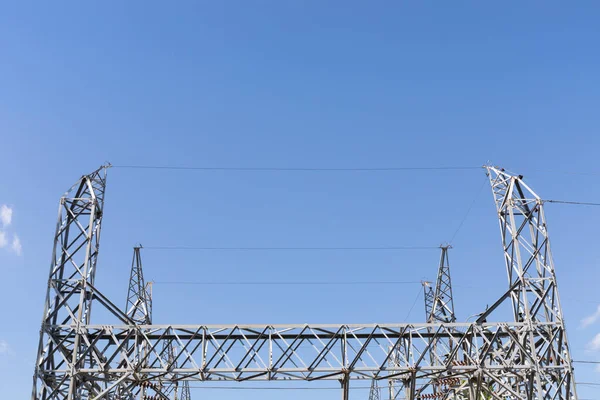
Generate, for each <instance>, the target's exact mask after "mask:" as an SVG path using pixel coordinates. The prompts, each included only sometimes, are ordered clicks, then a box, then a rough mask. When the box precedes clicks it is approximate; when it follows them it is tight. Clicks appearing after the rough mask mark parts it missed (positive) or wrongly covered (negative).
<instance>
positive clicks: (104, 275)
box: [0, 1, 600, 400]
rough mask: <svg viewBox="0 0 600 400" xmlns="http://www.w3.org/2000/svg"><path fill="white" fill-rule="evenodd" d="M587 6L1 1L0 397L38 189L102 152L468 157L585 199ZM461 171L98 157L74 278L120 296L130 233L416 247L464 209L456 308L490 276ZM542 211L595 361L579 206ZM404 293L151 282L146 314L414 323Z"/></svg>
mask: <svg viewBox="0 0 600 400" xmlns="http://www.w3.org/2000/svg"><path fill="white" fill-rule="evenodd" d="M411 3H412V4H411ZM599 20H600V5H599V4H598V3H597V2H593V1H578V2H571V3H569V4H567V3H565V2H554V1H549V2H529V4H528V5H524V4H523V3H522V2H495V3H494V4H492V3H491V2H456V1H453V2H437V3H435V4H434V3H433V2H397V1H380V2H355V1H328V2H323V1H254V2H249V1H213V2H207V1H205V2H200V1H194V2H185V1H180V2H172V3H170V4H167V3H166V2H164V3H162V4H160V3H155V2H148V1H143V2H142V1H138V2H134V1H129V2H111V1H102V2H95V4H89V3H86V4H81V3H78V2H70V3H67V2H62V3H56V2H52V3H51V2H37V3H36V2H28V1H19V2H10V3H9V2H4V4H2V5H1V6H0V52H1V53H0V54H1V57H2V61H1V62H0V205H6V208H5V209H4V212H3V213H2V215H3V216H4V219H0V221H1V226H0V232H2V235H3V240H0V245H1V246H0V247H2V248H0V271H1V273H2V275H1V276H2V283H3V284H2V287H3V289H2V290H0V316H1V319H0V397H2V398H3V399H4V398H6V399H9V398H10V399H17V398H27V396H29V395H30V391H31V375H32V372H33V367H34V359H35V352H36V348H37V340H38V332H39V326H40V321H41V315H42V306H43V299H44V296H45V287H46V284H47V278H48V266H49V261H50V256H51V249H52V235H53V232H54V228H55V218H56V209H57V204H58V199H59V197H60V196H61V195H62V193H63V192H64V190H66V189H67V188H68V187H69V186H70V185H71V184H72V183H73V182H74V181H75V180H76V179H77V178H78V177H79V176H80V175H82V174H84V173H87V172H90V171H92V170H93V169H95V168H97V167H98V166H99V165H100V164H102V163H104V162H106V161H110V162H111V163H113V164H115V165H129V164H149V165H173V166H225V167H273V166H275V167H331V168H335V167H403V166H409V167H428V166H479V165H482V164H484V163H486V162H487V161H491V162H493V163H495V164H498V165H501V166H505V167H506V168H509V169H511V170H514V171H517V172H519V173H522V174H524V175H525V176H526V179H527V181H528V183H529V184H530V185H531V187H533V188H534V190H536V191H537V192H538V193H539V194H540V195H541V196H542V197H544V198H548V199H562V200H576V201H596V202H600V188H599V187H598V181H599V179H600V166H598V165H597V164H598V148H599V145H600V139H599V137H598V132H599V126H600V113H599V112H598V109H599V108H598V105H599V101H600V75H599V74H598V71H600V52H599V51H598V43H600V30H599V25H598V21H599ZM566 172H576V173H578V174H568V173H566ZM583 173H592V174H589V175H584V174H583ZM484 181H485V175H484V172H483V171H482V170H461V171H409V172H398V171H396V172H223V171H221V172H214V171H213V172H201V171H184V172H181V171H180V172H176V171H153V170H130V169H118V168H114V169H111V170H110V171H109V180H108V189H107V200H106V214H105V219H104V226H103V232H102V247H101V255H100V258H99V264H98V273H97V283H98V286H99V287H100V288H101V289H102V290H103V292H105V293H106V294H107V295H109V296H110V297H111V298H112V299H114V301H115V302H117V303H119V304H123V305H124V303H125V296H126V290H127V278H128V272H129V267H130V262H131V254H132V250H131V248H132V246H133V245H134V244H136V243H142V244H143V245H146V246H161V245H162V246H242V247H245V246H268V247H273V246H284V247H286V246H308V247H313V246H317V247H318V246H334V247H335V246H339V247H348V246H358V247H373V246H437V245H439V244H440V243H442V242H445V241H449V240H450V238H451V237H452V236H453V234H454V232H455V231H456V229H457V227H458V226H459V225H460V223H461V221H462V220H463V217H464V215H465V213H466V211H467V209H468V208H469V205H470V204H471V202H473V200H474V199H475V202H474V205H473V207H472V210H471V212H470V213H469V215H468V218H467V219H466V220H465V222H464V224H463V226H462V228H461V229H460V231H459V232H458V234H457V235H456V238H455V240H454V243H453V244H454V249H453V250H452V251H451V254H450V260H451V265H452V274H453V279H454V284H455V297H456V310H457V315H458V317H459V319H460V320H464V319H466V318H467V317H468V316H469V315H471V314H474V313H476V312H479V311H481V310H482V309H483V308H484V307H485V305H486V304H491V303H492V302H493V301H494V300H495V299H496V298H497V297H498V296H499V295H500V294H501V293H502V292H503V291H504V290H505V289H506V273H505V269H504V264H503V258H502V252H501V242H500V235H499V231H498V226H497V221H496V217H495V210H494V206H493V203H492V197H491V194H490V190H489V187H488V186H487V185H486V186H484V187H483V188H482V185H483V184H484ZM8 210H12V214H11V215H9V214H10V212H9V211H8ZM547 217H548V224H549V230H550V235H551V238H552V241H553V250H554V255H555V261H556V270H557V275H558V283H559V287H560V292H561V295H562V298H563V303H564V304H563V306H564V312H565V316H566V321H567V325H568V330H569V336H570V341H571V347H572V350H573V356H574V358H575V359H579V360H581V359H587V360H600V353H597V352H596V351H593V350H592V349H591V348H590V342H591V341H592V340H593V338H594V336H595V335H596V334H597V333H598V332H600V324H599V323H591V324H589V326H587V327H586V328H583V327H582V326H581V321H582V319H584V318H585V317H587V316H589V315H592V314H594V312H595V310H596V307H597V306H598V304H600V295H599V294H598V293H597V291H598V284H597V282H598V278H599V276H600V272H599V270H598V264H599V261H600V257H599V256H598V253H597V248H598V229H597V227H598V226H600V208H598V207H587V208H586V207H576V206H560V205H550V204H549V205H547ZM15 235H16V237H18V238H19V240H20V245H21V247H22V248H21V249H20V251H19V246H18V245H15V243H14V238H15ZM0 239H2V238H0ZM143 257H144V267H145V272H146V276H147V278H148V279H153V280H155V281H157V282H161V281H181V280H190V281H199V282H202V281H205V282H206V281H281V280H287V281H289V280H298V281H318V280H339V281H350V280H352V281H358V280H396V281H418V280H420V279H423V278H429V279H433V277H434V275H435V269H436V267H437V262H438V258H439V254H438V251H437V250H420V251H345V252H344V251H295V252H294V251H264V252H239V251H238V252H236V251H232V252H210V251H204V252H203V251H187V252H184V251H179V252H177V251H159V250H149V249H148V250H144V251H143ZM420 290H421V289H420V286H419V285H418V284H417V285H415V284H413V285H397V286H383V287H382V286H327V287H318V286H286V287H283V288H279V287H274V286H200V285H187V286H182V285H166V284H161V283H157V284H156V285H155V290H154V294H155V309H154V311H155V314H154V319H155V322H157V323H198V324H208V323H305V322H312V323H357V322H361V323H362V322H402V321H404V320H405V319H408V320H409V321H414V322H421V321H423V319H424V315H423V314H424V312H423V305H422V298H419V300H418V303H417V305H416V307H414V308H413V309H412V312H410V315H409V310H410V309H411V306H412V304H413V302H414V300H415V296H416V295H417V293H419V292H420ZM96 322H98V323H101V322H102V321H96ZM576 378H577V380H578V381H581V382H600V372H596V371H595V370H594V368H593V366H586V365H581V364H578V365H577V369H576ZM263 385H264V384H263ZM328 385H329V386H332V385H335V382H332V383H329V384H328ZM357 385H358V384H357ZM364 385H365V384H364V383H363V384H361V386H364ZM192 394H193V395H194V397H195V398H200V397H202V396H203V397H204V398H206V396H210V397H212V398H215V397H218V398H222V399H233V398H238V397H239V395H240V394H242V395H243V396H244V397H246V398H249V399H267V400H268V399H281V398H283V396H285V398H290V399H301V398H306V397H307V396H309V395H310V396H311V397H313V398H315V399H335V398H339V396H340V394H339V393H338V392H337V391H331V390H329V391H314V392H291V391H288V392H284V393H282V392H277V391H269V392H262V391H260V392H259V391H252V392H241V393H240V392H234V391H220V392H219V391H214V390H210V391H207V390H205V389H198V390H196V391H194V392H193V393H192ZM579 394H580V397H581V398H590V399H591V398H599V397H600V390H598V389H597V388H594V387H584V386H581V387H580V388H579ZM367 395H368V392H367V391H365V390H356V391H355V392H353V393H352V396H353V398H367Z"/></svg>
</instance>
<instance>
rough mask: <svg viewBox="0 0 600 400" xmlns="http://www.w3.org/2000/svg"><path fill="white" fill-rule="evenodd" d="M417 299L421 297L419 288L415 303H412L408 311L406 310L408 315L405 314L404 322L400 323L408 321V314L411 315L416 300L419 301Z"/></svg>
mask: <svg viewBox="0 0 600 400" xmlns="http://www.w3.org/2000/svg"><path fill="white" fill-rule="evenodd" d="M419 297H421V288H419V291H418V292H417V296H416V297H415V301H413V303H412V306H410V310H408V314H406V317H405V318H404V321H402V322H406V321H407V320H408V318H409V317H410V314H411V313H412V310H413V308H415V305H416V304H417V300H419Z"/></svg>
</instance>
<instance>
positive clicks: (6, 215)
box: [0, 204, 13, 226]
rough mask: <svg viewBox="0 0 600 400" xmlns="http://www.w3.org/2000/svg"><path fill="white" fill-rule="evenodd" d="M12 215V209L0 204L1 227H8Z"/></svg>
mask: <svg viewBox="0 0 600 400" xmlns="http://www.w3.org/2000/svg"><path fill="white" fill-rule="evenodd" d="M12 214H13V209H12V208H10V207H9V206H7V205H6V204H2V205H1V206H0V222H2V225H3V226H9V225H10V223H11V222H12Z"/></svg>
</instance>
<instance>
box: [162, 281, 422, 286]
mask: <svg viewBox="0 0 600 400" xmlns="http://www.w3.org/2000/svg"><path fill="white" fill-rule="evenodd" d="M153 283H155V284H161V285H410V284H420V283H421V282H420V281H353V282H333V281H329V282H326V281H322V282H290V281H286V282H198V281H191V282H186V281H154V282H153Z"/></svg>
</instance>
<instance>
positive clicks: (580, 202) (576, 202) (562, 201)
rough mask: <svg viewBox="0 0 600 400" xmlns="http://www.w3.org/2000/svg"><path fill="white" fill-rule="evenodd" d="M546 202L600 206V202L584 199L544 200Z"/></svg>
mask: <svg viewBox="0 0 600 400" xmlns="http://www.w3.org/2000/svg"><path fill="white" fill-rule="evenodd" d="M544 202H546V203H555V204H570V205H576V206H600V203H588V202H583V201H565V200H544Z"/></svg>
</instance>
